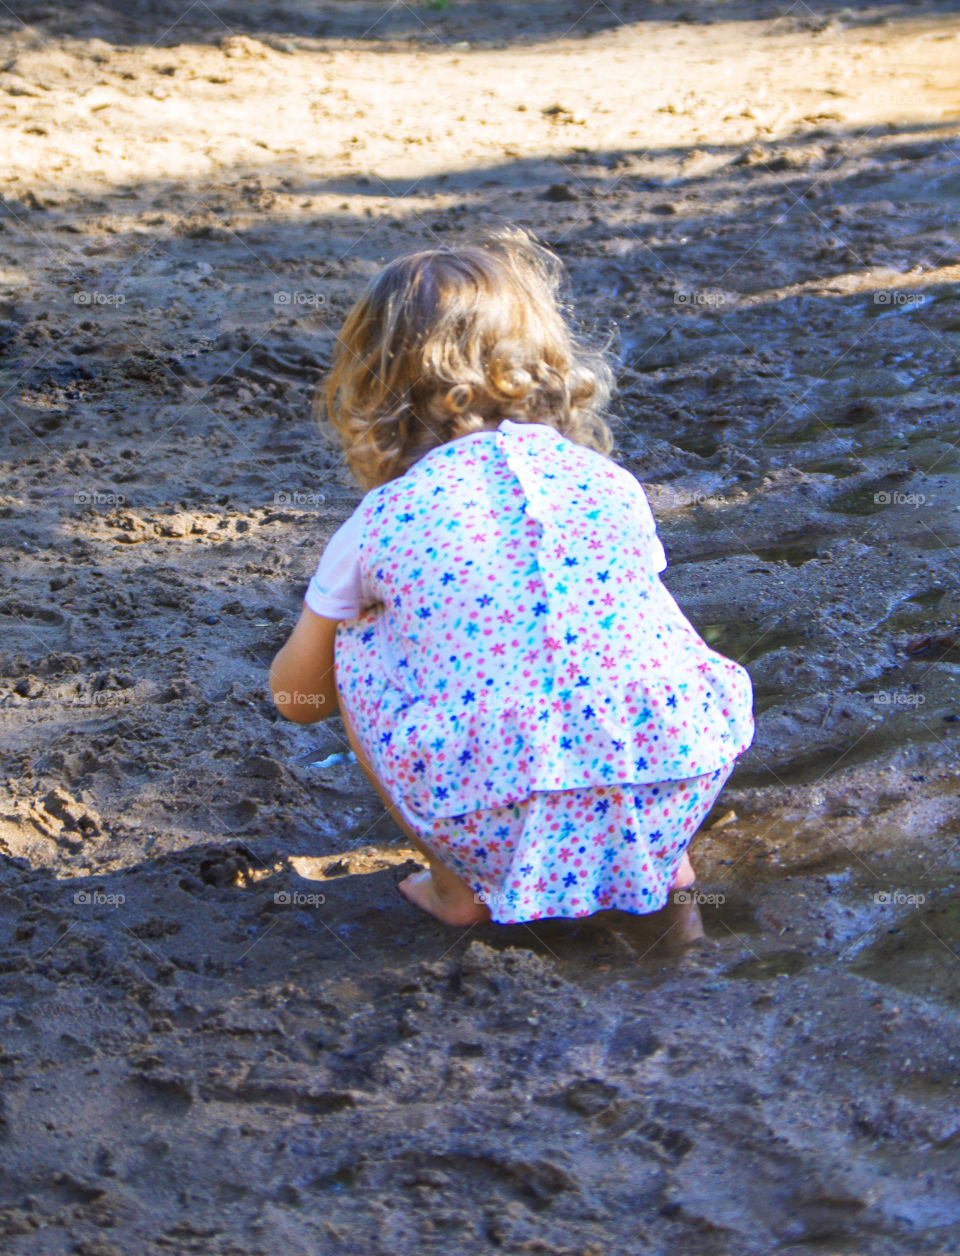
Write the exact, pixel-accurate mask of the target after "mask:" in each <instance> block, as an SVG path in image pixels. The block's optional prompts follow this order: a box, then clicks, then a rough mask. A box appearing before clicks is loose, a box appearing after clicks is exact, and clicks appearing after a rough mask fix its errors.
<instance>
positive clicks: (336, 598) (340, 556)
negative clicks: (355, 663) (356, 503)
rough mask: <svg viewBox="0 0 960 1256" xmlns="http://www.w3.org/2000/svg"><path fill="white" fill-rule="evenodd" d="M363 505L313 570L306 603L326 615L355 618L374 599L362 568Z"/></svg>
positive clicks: (310, 607)
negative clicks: (369, 592)
mask: <svg viewBox="0 0 960 1256" xmlns="http://www.w3.org/2000/svg"><path fill="white" fill-rule="evenodd" d="M360 535H361V528H360V509H359V507H358V508H357V510H355V511H354V512H353V514H352V515H351V516H350V518H349V519H348V520H347V521H346V523H343V524H341V525H340V527H339V528H337V530H336V532H334V534H333V536H332V537H331V538H330V540H329V541H328V542H327V547H326V549H325V550H324V551H323V557H322V558H321V559H320V562H319V563H318V565H317V570H316V571H315V572H314V573H313V576H312V577H311V580H310V583H309V585H308V586H307V592H306V595H305V597H304V599H303V601H304V605H305V606H306V607H307V609H308V610H311V611H313V613H314V614H315V615H322V616H323V618H324V619H355V618H356V617H357V615H359V614H360V611H361V609H362V607H363V605H364V603H365V602H367V601H369V600H370V599H369V598H368V597H367V596H366V591H365V589H364V588H363V577H362V573H361V571H360Z"/></svg>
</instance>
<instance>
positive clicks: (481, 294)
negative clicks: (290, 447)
mask: <svg viewBox="0 0 960 1256" xmlns="http://www.w3.org/2000/svg"><path fill="white" fill-rule="evenodd" d="M563 277H564V269H563V263H562V262H561V261H560V259H559V258H558V257H557V256H556V254H555V253H552V252H551V251H550V250H549V249H547V248H545V247H544V246H543V245H542V244H540V243H539V242H538V241H537V240H536V239H535V238H534V237H533V236H531V235H530V234H529V233H527V232H525V231H520V230H512V231H502V232H497V233H494V234H491V235H487V236H484V237H482V238H481V239H480V240H478V241H476V242H475V243H467V244H465V245H462V246H454V247H449V248H436V249H424V250H422V251H420V252H417V253H409V254H406V255H405V256H403V257H398V258H395V259H394V260H393V261H392V262H390V264H389V265H388V266H386V267H385V268H384V269H383V270H382V271H381V272H380V273H379V274H378V275H376V276H374V278H373V279H371V280H370V282H369V283H368V284H367V287H366V289H365V290H364V292H363V293H362V294H361V296H360V298H359V300H358V301H357V302H356V304H355V305H354V306H353V308H352V309H351V310H350V313H349V314H348V315H347V318H346V320H345V321H344V324H343V327H342V328H341V331H340V334H339V336H338V338H337V346H336V350H335V352H334V359H333V365H332V369H331V371H330V374H329V376H328V378H327V381H326V386H325V388H324V390H323V392H322V393H321V394H320V396H318V410H319V411H320V414H321V417H322V416H323V412H324V410H325V412H326V418H327V419H328V420H329V421H330V422H331V423H332V424H333V426H334V427H335V428H336V430H337V432H338V433H339V437H340V441H341V443H342V445H343V450H344V455H345V457H346V460H347V464H348V465H349V467H350V470H351V471H352V472H353V475H354V476H355V478H356V479H357V480H358V481H359V483H360V484H361V485H363V486H364V487H365V488H373V487H375V486H376V485H378V484H384V483H386V482H387V481H388V480H392V479H394V478H396V477H397V476H399V475H402V474H403V472H404V471H406V470H407V468H408V467H409V466H411V464H412V463H413V462H415V461H416V459H417V458H419V457H420V456H421V455H422V454H424V453H425V452H426V451H427V450H428V449H432V448H434V447H435V446H437V445H443V444H446V443H447V442H448V441H451V440H455V439H456V438H457V437H458V436H464V435H466V434H467V433H468V432H473V431H479V430H481V429H484V428H493V427H496V425H497V424H498V423H499V422H500V420H501V419H504V418H510V419H513V420H515V421H517V422H527V423H547V424H550V425H551V426H553V427H555V428H556V429H557V431H559V432H561V433H562V434H563V435H564V436H567V437H569V438H570V439H571V440H573V441H576V442H577V443H578V444H581V445H586V446H588V447H589V448H591V449H596V450H598V451H599V452H600V453H603V454H609V453H610V451H611V450H612V448H613V435H612V433H611V431H610V428H609V427H608V425H607V423H606V422H605V420H604V419H603V417H602V414H601V412H602V410H603V408H604V407H605V405H606V403H607V401H608V399H609V397H610V393H611V391H612V387H613V373H612V371H611V369H610V367H609V365H608V364H607V362H606V360H605V359H604V357H603V354H602V352H600V351H599V350H596V349H592V348H589V347H588V346H587V345H585V344H583V343H581V342H580V341H579V340H578V338H577V337H576V336H575V334H574V333H573V331H572V330H571V328H570V327H569V326H568V324H567V321H566V319H565V318H564V315H563V313H562V311H561V307H560V304H559V291H560V285H561V282H562V280H563Z"/></svg>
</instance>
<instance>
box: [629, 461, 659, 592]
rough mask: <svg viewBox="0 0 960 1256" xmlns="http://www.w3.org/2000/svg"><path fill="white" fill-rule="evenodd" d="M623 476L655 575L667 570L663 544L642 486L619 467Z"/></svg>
mask: <svg viewBox="0 0 960 1256" xmlns="http://www.w3.org/2000/svg"><path fill="white" fill-rule="evenodd" d="M621 470H622V471H623V473H624V475H625V476H626V477H627V478H628V479H629V481H630V488H631V496H632V500H633V506H634V511H635V515H636V518H637V520H638V522H639V524H640V528H641V531H642V532H643V534H644V537H645V538H646V541H647V544H648V546H649V549H650V559H651V561H652V563H653V569H654V571H655V572H657V574H659V573H660V572H661V571H666V569H667V555H666V551H665V550H664V548H663V543H662V541H661V540H660V538H659V537H658V536H657V522H656V520H655V519H654V517H653V511H652V510H651V509H650V503H649V502H648V501H647V495H646V493H645V492H644V491H643V485H642V484H641V483H640V481H639V480H638V479H637V477H636V476H635V475H633V474H632V472H630V471H628V470H627V469H626V467H621Z"/></svg>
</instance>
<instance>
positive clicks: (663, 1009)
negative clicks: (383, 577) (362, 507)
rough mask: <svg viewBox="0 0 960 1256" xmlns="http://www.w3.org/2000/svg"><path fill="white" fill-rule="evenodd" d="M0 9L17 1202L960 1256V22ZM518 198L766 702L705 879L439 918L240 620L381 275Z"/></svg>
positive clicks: (287, 589) (32, 1206)
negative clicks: (471, 920)
mask: <svg viewBox="0 0 960 1256" xmlns="http://www.w3.org/2000/svg"><path fill="white" fill-rule="evenodd" d="M14 7H15V10H16V11H15V12H14V11H13V9H11V8H10V7H3V6H0V111H2V119H3V122H4V124H5V125H4V127H3V134H2V139H0V143H2V146H3V147H2V156H0V192H2V201H0V267H2V274H0V279H2V281H3V289H2V297H0V345H2V349H3V354H4V356H3V365H2V372H0V414H2V420H3V421H2V425H0V431H2V437H0V439H2V442H3V450H2V455H0V456H2V457H3V460H4V479H3V484H2V496H0V551H2V557H3V560H4V571H5V577H4V581H5V583H4V587H3V590H2V593H0V625H2V630H0V656H2V660H3V675H4V680H3V682H2V688H0V727H2V730H3V746H4V749H3V752H2V768H3V777H4V780H5V786H6V788H5V796H4V800H3V802H2V807H0V852H2V853H3V858H2V859H0V916H2V922H3V938H4V944H5V945H4V951H3V960H2V963H0V1077H2V1083H0V1100H2V1107H0V1166H2V1177H0V1236H2V1239H0V1248H2V1251H3V1252H4V1253H5V1254H6V1253H9V1254H10V1256H27V1254H30V1256H34V1254H36V1256H60V1254H61V1253H80V1254H81V1256H131V1254H132V1253H137V1256H152V1254H154V1253H156V1254H158V1256H159V1254H161V1253H164V1254H165V1253H171V1252H174V1253H181V1252H182V1253H193V1252H196V1253H204V1254H209V1256H261V1254H271V1256H272V1254H273V1253H292V1254H294V1256H300V1254H303V1256H315V1254H317V1253H322V1254H324V1256H326V1254H327V1253H330V1254H331V1256H334V1254H339V1253H350V1254H354V1253H384V1254H387V1253H389V1254H390V1256H396V1254H406V1253H420V1252H443V1253H456V1254H457V1256H460V1254H463V1256H470V1254H472V1253H481V1252H484V1253H485V1252H506V1253H522V1252H528V1253H544V1254H549V1253H556V1254H558V1256H559V1254H561V1253H562V1254H564V1256H574V1254H576V1256H608V1254H609V1256H641V1253H642V1254H643V1256H657V1254H659V1253H671V1254H672V1253H678V1252H679V1253H693V1252H696V1253H697V1256H712V1254H714V1253H716V1254H719V1253H730V1254H731V1256H752V1254H754V1253H756V1254H757V1256H768V1254H769V1253H772V1252H777V1253H783V1254H785V1256H800V1254H801V1253H804V1254H807V1253H809V1254H810V1256H813V1254H814V1253H816V1254H818V1256H834V1254H835V1256H894V1254H896V1256H900V1254H901V1253H911V1254H913V1253H916V1254H920V1256H925V1254H930V1256H933V1254H936V1256H941V1254H946V1253H957V1252H960V1232H958V1229H957V1223H958V1220H960V1161H958V1156H957V1151H958V1147H960V1104H958V1090H957V1086H958V1077H960V1074H958V1068H957V1055H958V1054H960V1050H958V1043H960V1036H958V1019H960V1017H958V1013H960V911H958V900H957V896H956V879H957V875H958V859H960V854H958V843H960V785H958V776H957V765H958V750H957V742H958V738H960V628H958V612H960V568H958V563H957V554H958V546H960V475H958V471H960V458H958V440H960V402H958V378H960V366H958V359H957V347H958V343H960V241H958V238H957V234H956V222H957V210H958V199H960V78H958V74H957V67H958V65H960V17H958V16H957V14H956V13H955V12H954V13H951V12H950V6H948V5H940V6H939V7H938V6H936V5H931V4H928V3H920V4H912V5H900V6H889V7H879V6H877V7H869V8H867V7H861V6H857V5H854V6H849V7H840V6H839V5H827V6H823V7H819V6H818V8H817V9H816V11H814V10H813V9H812V8H810V7H808V6H807V5H806V4H804V3H798V4H794V5H792V6H788V5H787V4H786V3H784V4H782V5H774V4H767V3H761V2H759V0H752V2H751V3H746V2H745V3H740V4H723V3H713V4H708V3H696V2H695V0H691V2H690V3H686V4H683V3H680V4H660V5H656V4H649V3H628V2H623V3H618V4H616V5H610V6H608V5H607V4H606V3H600V4H595V5H593V6H592V7H588V6H587V5H586V4H581V5H573V4H555V3H552V2H544V3H526V4H516V5H494V4H469V3H459V2H457V0H454V2H453V3H450V4H445V3H431V4H422V5H419V6H406V5H398V4H394V5H388V4H364V3H341V4H338V5H333V4H323V5H321V4H302V5H298V6H296V7H294V6H292V5H290V6H287V7H280V6H270V5H257V4H251V5H244V6H239V5H237V6H233V7H229V6H224V5H208V4H206V3H199V4H195V5H193V6H190V7H186V6H183V7H181V6H179V5H173V4H171V5H165V4H161V5H149V6H148V5H135V4H131V5H123V6H109V5H102V4H79V5H76V6H73V7H71V8H69V9H68V8H59V7H57V6H55V5H51V4H46V5H35V4H25V5H17V6H14ZM504 222H519V223H522V224H524V225H526V226H529V227H531V228H533V229H534V230H535V231H537V232H539V233H540V234H541V235H542V236H543V237H544V238H545V239H546V240H547V241H548V242H550V243H551V244H552V245H553V246H554V247H555V248H556V249H557V250H558V251H559V252H560V253H561V254H562V255H563V257H564V258H565V259H566V261H567V262H568V264H569V269H570V274H571V280H572V285H571V290H572V293H573V295H574V296H575V298H576V303H577V310H578V313H579V316H580V318H581V319H582V320H583V322H584V324H585V326H586V327H587V328H588V329H590V330H591V331H592V332H593V333H594V334H595V335H597V336H599V337H601V338H608V339H609V343H610V346H611V353H612V354H613V355H614V356H615V358H616V361H617V365H618V379H619V386H620V392H619V395H618V397H617V400H616V403H615V411H614V416H613V420H614V424H615V429H616V432H617V439H618V450H617V456H618V457H619V458H620V459H621V461H623V462H624V463H625V464H626V465H627V466H628V467H630V468H631V469H632V470H633V471H635V472H636V474H638V475H639V476H640V478H641V479H642V480H643V482H644V483H645V485H646V486H647V488H648V491H649V495H650V499H651V502H652V504H653V506H654V510H655V512H656V514H657V517H658V520H659V522H660V529H661V535H662V536H663V539H664V542H665V544H666V548H667V553H668V555H669V558H670V566H669V569H668V571H667V572H666V575H665V580H666V583H667V584H668V585H669V587H670V589H671V590H672V592H673V593H674V595H675V596H676V597H677V599H678V601H679V602H680V604H681V605H682V606H683V607H684V608H685V610H686V611H687V613H688V614H689V616H690V618H691V620H692V621H693V622H694V623H695V624H696V625H697V627H698V628H699V629H700V631H701V632H702V633H703V634H704V635H705V636H706V638H707V639H708V640H709V641H711V643H713V644H714V645H715V646H716V647H717V648H718V649H721V650H723V651H724V652H725V653H727V654H729V655H730V656H731V657H735V658H739V659H741V660H742V661H743V662H745V664H746V665H747V667H748V668H749V670H750V671H751V674H752V676H753V678H754V683H755V687H756V693H757V711H758V732H757V739H756V743H755V745H754V747H753V748H752V749H751V750H750V752H749V753H748V754H747V755H746V756H745V757H744V759H743V760H742V762H741V764H740V765H739V767H738V769H737V771H736V773H735V775H734V777H733V778H732V780H731V783H730V785H729V786H728V788H727V790H726V791H725V793H724V795H723V796H722V798H721V800H720V803H719V804H718V806H717V808H716V809H715V811H714V813H713V814H712V815H711V817H710V818H709V819H708V822H707V825H706V826H705V830H704V831H703V832H701V834H700V835H699V836H698V838H697V839H696V842H695V846H694V859H695V863H696V865H697V867H698V870H699V872H700V873H701V894H702V896H703V898H702V901H701V903H700V904H699V912H700V914H701V916H702V928H703V930H704V931H705V936H704V937H702V938H701V939H699V940H698V939H697V933H698V923H697V920H696V910H695V909H689V910H686V911H683V910H678V911H677V912H675V913H674V914H672V915H667V916H659V917H651V918H646V919H642V918H626V917H621V916H612V915H611V916H606V917H597V918H594V919H593V920H591V921H588V922H581V923H580V924H575V923H571V922H565V923H555V924H552V925H549V926H547V925H536V926H533V927H524V926H517V927H510V928H496V927H489V926H488V927H484V928H474V929H471V930H468V931H465V932H463V931H457V930H453V931H451V930H446V929H444V928H443V927H442V926H440V925H438V924H435V923H434V922H433V921H431V920H429V919H427V918H425V917H421V916H420V915H418V914H417V913H416V912H415V911H414V909H412V908H411V907H409V906H408V905H407V904H406V903H405V902H404V900H403V899H402V898H401V896H400V895H399V894H398V893H397V891H396V889H395V883H396V881H397V880H398V879H399V877H400V875H401V874H402V873H403V872H405V871H407V870H409V868H410V867H411V866H412V865H411V863H410V861H411V858H412V854H413V852H411V851H410V850H409V849H408V848H406V847H405V846H404V844H403V841H402V839H401V837H400V835H399V833H398V832H397V831H396V830H395V829H394V828H393V826H392V825H391V823H390V822H389V820H388V819H386V818H385V817H384V815H383V813H382V809H381V808H380V806H379V805H378V804H377V801H376V799H375V797H374V796H373V794H372V793H371V791H370V790H369V788H367V786H366V784H365V783H364V781H363V780H362V778H361V776H360V775H359V773H358V772H357V769H356V767H355V766H351V765H350V764H349V763H344V762H337V761H336V759H333V760H331V759H330V756H331V755H335V754H336V753H337V752H338V751H339V750H340V749H342V745H343V736H342V726H341V725H339V723H338V722H337V721H332V722H331V723H329V724H327V725H324V726H318V727H315V728H312V729H304V728H296V727H293V726H288V725H284V724H283V723H282V722H281V721H280V720H279V719H278V718H277V716H276V715H275V713H274V711H273V709H272V707H271V705H270V703H269V701H268V698H267V695H266V666H267V663H268V661H269V659H270V657H271V655H272V653H273V651H274V650H275V649H276V647H277V646H278V645H279V644H280V643H281V641H282V640H283V639H284V637H285V635H286V633H287V631H288V630H289V627H290V625H291V624H292V622H293V620H294V618H295V616H296V613H297V609H298V605H299V600H300V597H301V595H302V592H303V588H304V586H305V583H306V580H307V578H308V577H309V574H310V572H311V570H312V568H313V566H314V564H315V563H316V561H317V558H318V556H319V554H320V552H321V550H322V547H323V544H324V542H325V540H326V538H327V537H328V536H329V535H330V533H331V532H332V531H333V529H334V528H335V527H336V525H337V524H338V523H339V522H340V521H341V520H342V519H343V518H345V517H346V515H347V514H348V513H349V512H350V510H351V509H352V507H353V505H354V504H355V502H356V501H357V500H358V496H359V494H358V490H357V489H356V488H355V487H354V486H353V485H352V484H351V483H350V480H349V478H348V476H347V475H346V474H345V472H344V468H343V463H342V459H341V457H340V456H339V454H338V452H337V450H336V449H335V448H334V447H333V445H331V444H330V443H329V442H326V441H325V440H324V439H323V437H322V436H321V435H319V434H318V432H317V430H316V428H315V426H314V424H313V421H312V418H311V413H310V397H311V393H312V390H313V388H314V386H315V384H316V382H317V380H318V378H319V377H320V375H321V374H322V371H323V369H324V366H325V364H326V363H327V362H328V360H329V353H330V348H331V344H332V338H333V333H334V330H335V328H336V326H337V324H338V322H339V319H340V318H341V317H342V315H343V313H344V311H345V310H346V308H347V306H348V305H349V303H350V302H351V301H352V299H353V298H354V296H355V294H356V293H357V290H358V287H359V285H360V284H361V283H362V282H363V280H364V278H365V277H366V276H368V275H369V274H371V273H373V272H374V271H375V270H376V269H377V268H378V267H379V265H380V264H381V263H382V262H383V261H384V260H385V259H387V258H388V257H390V256H392V255H394V254H395V253H397V252H398V251H402V250H405V249H408V248H411V247H413V246H415V245H417V244H420V243H422V242H429V241H436V240H447V239H451V238H459V236H460V233H462V232H463V231H464V230H466V229H469V228H471V227H476V226H478V225H485V224H499V223H504Z"/></svg>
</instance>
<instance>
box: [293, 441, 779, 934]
mask: <svg viewBox="0 0 960 1256" xmlns="http://www.w3.org/2000/svg"><path fill="white" fill-rule="evenodd" d="M665 567H666V557H665V555H664V551H663V547H662V545H661V544H660V541H659V539H658V538H657V535H656V527H655V524H654V520H653V516H652V514H651V511H650V507H649V504H648V503H647V500H646V497H645V495H644V493H643V489H642V487H641V486H640V484H639V482H638V481H637V480H636V479H635V478H634V477H633V476H632V475H630V473H629V472H627V471H626V470H625V469H624V468H622V467H620V466H618V465H617V464H616V463H615V462H613V461H611V460H610V459H608V458H606V457H604V456H603V455H602V454H599V453H597V452H596V451H594V450H590V449H587V448H585V447H584V446H581V445H578V444H576V443H574V442H573V441H570V440H568V439H567V438H566V437H564V436H562V435H561V434H560V433H559V432H557V431H556V430H555V429H554V428H552V427H549V426H547V425H545V424H539V423H519V422H514V421H513V420H509V419H506V420H504V421H503V422H502V423H501V424H500V426H499V428H498V429H496V430H494V431H482V432H474V433H471V434H470V435H469V436H465V437H461V438H459V439H458V440H455V441H451V442H449V443H448V444H445V445H441V446H438V447H436V448H434V449H431V450H429V451H428V452H427V453H426V454H424V456H423V457H422V458H420V459H419V460H418V461H417V462H416V463H414V464H413V466H412V467H410V468H409V470H408V471H407V472H406V473H405V474H404V475H402V476H400V477H399V478H397V479H395V480H392V481H389V482H388V483H387V484H384V485H381V486H379V487H378V488H375V489H373V490H371V491H370V492H369V493H367V494H366V495H365V496H364V498H363V500H362V501H361V502H360V505H359V506H358V507H357V509H356V511H355V512H354V513H353V515H352V516H351V517H350V519H348V520H347V522H346V523H345V524H344V525H343V526H342V527H341V528H340V529H338V531H337V532H336V533H335V534H334V536H333V537H332V539H331V541H330V543H329V545H328V546H327V549H326V551H325V552H324V555H323V558H322V559H321V561H320V564H319V566H318V568H317V571H316V573H315V575H314V577H313V579H312V580H311V582H310V586H309V588H308V590H307V594H306V598H305V604H306V605H307V607H308V608H309V609H310V610H312V611H314V612H315V613H316V614H318V615H323V616H325V617H327V618H331V619H338V620H341V621H344V622H342V623H341V625H340V627H339V629H338V631H337V641H336V666H337V677H338V684H339V687H340V690H341V694H342V697H343V703H344V706H345V708H346V711H347V715H348V717H349V718H350V720H351V723H352V725H353V727H354V730H355V731H356V734H357V736H358V737H359V739H360V742H361V744H362V747H363V749H364V751H365V753H366V754H367V757H368V759H369V761H370V763H371V765H372V767H373V769H374V771H375V772H376V774H377V776H378V778H379V779H380V781H381V782H382V783H383V785H384V787H385V789H386V791H387V793H388V794H389V796H390V797H391V799H392V800H393V801H394V804H395V806H396V807H397V809H398V811H399V812H400V814H401V815H402V816H403V817H404V819H405V821H406V822H407V823H408V824H410V826H411V827H412V829H413V830H414V832H416V833H417V834H418V836H420V838H421V840H422V841H423V842H424V843H425V844H426V845H427V846H428V847H430V849H432V850H433V851H435V853H436V855H437V857H438V858H439V859H441V860H442V861H443V862H444V863H446V864H448V865H449V866H450V867H451V868H453V869H454V870H455V871H456V872H457V873H458V874H459V875H460V876H462V877H463V878H464V880H466V881H467V882H468V883H469V884H470V885H472V886H473V888H474V890H475V892H476V893H477V894H480V895H483V897H484V899H485V900H486V901H487V902H488V903H489V905H490V908H491V914H492V916H493V919H494V920H497V921H501V922H508V921H528V920H535V919H539V918H541V917H544V916H582V915H588V914H590V913H592V912H595V911H597V910H599V909H600V908H610V907H615V908H620V909H622V910H626V911H632V912H649V911H655V910H657V909H658V908H660V907H662V906H663V905H664V903H665V902H666V898H667V893H668V890H669V888H670V884H671V882H672V879H673V876H674V874H675V872H676V868H677V865H678V864H679V862H680V860H681V858H682V856H683V853H684V851H685V849H686V847H687V845H688V844H689V841H690V838H691V837H692V836H693V833H694V832H695V831H696V828H697V827H698V825H699V824H700V822H701V821H702V819H703V817H704V815H705V814H706V812H707V811H708V810H709V808H710V806H711V805H712V803H713V801H714V799H715V797H716V795H717V794H718V793H719V791H720V789H721V788H722V787H723V784H724V783H725V781H726V780H727V778H728V776H729V775H730V772H731V771H732V769H733V764H734V761H735V759H736V758H737V756H738V755H739V754H741V753H742V752H743V750H745V749H746V747H747V746H748V745H749V744H750V742H751V740H752V738H753V731H754V726H753V716H752V687H751V684H750V678H749V676H748V675H747V673H746V671H745V670H744V669H743V668H742V667H740V666H739V665H738V664H737V663H734V662H733V661H731V660H730V659H726V658H724V657H723V656H722V655H720V654H717V653H716V652H715V651H713V650H711V649H710V648H709V647H708V646H707V645H706V643H705V642H704V641H703V640H702V639H701V638H700V637H699V635H698V634H697V633H696V632H695V630H694V629H693V627H692V626H691V625H690V624H689V622H688V621H687V620H686V619H685V617H684V616H683V614H682V613H681V611H680V609H679V607H678V606H677V604H676V602H675V601H674V600H673V598H672V597H671V595H670V593H669V591H668V590H667V589H666V588H665V586H664V585H663V584H662V582H661V581H660V578H659V575H660V572H662V571H663V570H664V568H665Z"/></svg>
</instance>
